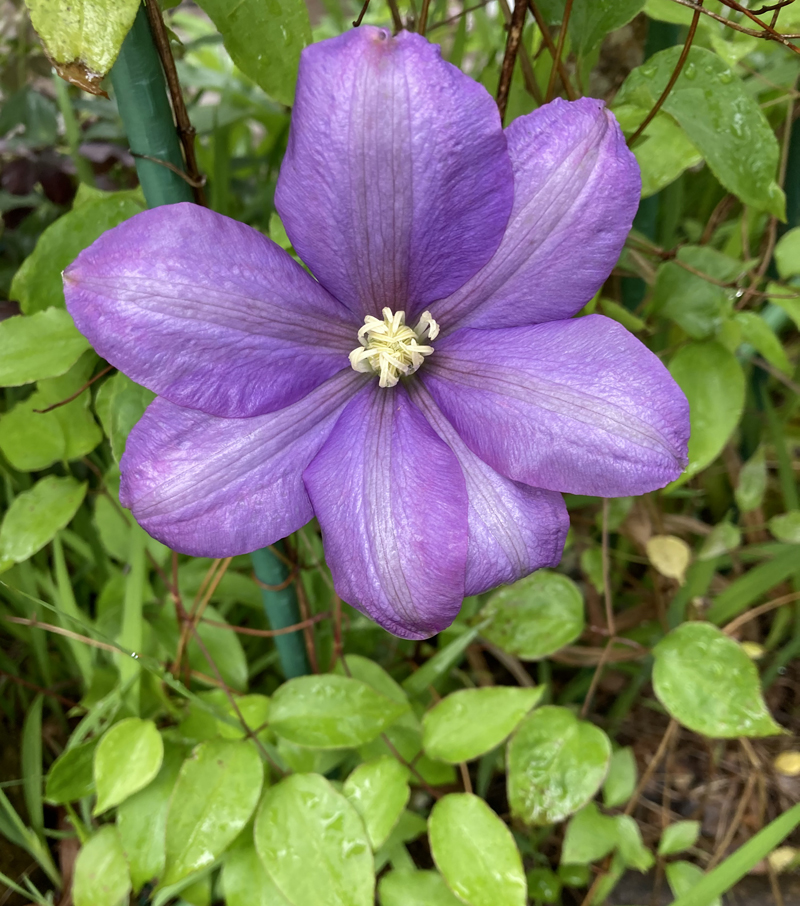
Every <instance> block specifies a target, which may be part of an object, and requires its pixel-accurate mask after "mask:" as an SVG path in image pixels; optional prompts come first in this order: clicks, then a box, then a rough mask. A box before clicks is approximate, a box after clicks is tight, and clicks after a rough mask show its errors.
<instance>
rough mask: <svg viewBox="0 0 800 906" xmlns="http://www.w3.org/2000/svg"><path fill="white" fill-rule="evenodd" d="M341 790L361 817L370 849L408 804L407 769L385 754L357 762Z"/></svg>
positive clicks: (379, 844) (381, 841) (385, 835)
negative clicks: (357, 764) (370, 759)
mask: <svg viewBox="0 0 800 906" xmlns="http://www.w3.org/2000/svg"><path fill="white" fill-rule="evenodd" d="M342 792H343V793H344V794H345V796H346V797H347V798H348V799H349V800H350V802H351V803H352V805H353V806H354V807H355V809H356V811H357V812H358V813H359V815H361V817H362V818H363V819H364V824H365V826H366V828H367V835H368V836H369V840H370V844H371V845H372V848H373V850H375V849H378V848H379V847H380V846H382V845H383V844H384V843H385V842H386V838H387V837H388V836H389V834H390V833H391V831H392V828H393V827H394V826H395V824H397V822H398V821H399V820H400V815H402V814H403V810H404V809H405V807H406V804H407V803H408V798H409V796H410V795H411V790H410V788H409V786H408V769H407V768H405V767H403V765H401V764H400V762H399V761H397V760H396V759H395V758H392V757H390V756H388V755H385V756H383V757H382V758H376V759H375V761H367V762H364V764H360V765H359V766H358V767H357V768H356V769H355V770H354V771H353V773H352V774H351V775H350V776H349V777H348V778H347V780H345V782H344V787H343V788H342Z"/></svg>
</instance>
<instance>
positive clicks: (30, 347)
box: [0, 308, 89, 387]
mask: <svg viewBox="0 0 800 906" xmlns="http://www.w3.org/2000/svg"><path fill="white" fill-rule="evenodd" d="M88 348H89V341H88V340H87V339H86V338H85V337H84V336H82V335H81V334H80V333H78V328H77V327H76V326H75V324H74V323H73V321H72V318H71V317H70V316H69V314H68V312H66V311H64V310H63V309H58V308H48V309H47V310H46V311H39V312H37V313H36V314H34V315H30V316H26V315H17V317H15V318H7V319H6V320H5V321H0V386H1V387H17V386H19V385H20V384H29V383H31V382H32V381H39V380H41V379H42V378H51V377H58V376H59V375H61V374H64V372H66V371H69V369H70V368H71V367H72V366H73V365H74V364H75V362H77V361H78V358H79V357H80V356H81V354H82V353H83V352H85V351H86V350H87V349H88Z"/></svg>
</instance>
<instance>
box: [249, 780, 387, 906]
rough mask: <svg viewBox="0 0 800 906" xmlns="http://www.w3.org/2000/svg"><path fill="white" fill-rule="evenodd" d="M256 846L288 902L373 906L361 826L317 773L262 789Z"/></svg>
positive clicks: (308, 905) (371, 876)
mask: <svg viewBox="0 0 800 906" xmlns="http://www.w3.org/2000/svg"><path fill="white" fill-rule="evenodd" d="M255 844H256V851H257V852H258V855H259V857H260V859H261V862H262V864H263V865H264V867H265V868H266V870H267V873H268V874H269V876H270V877H271V878H272V880H273V881H274V883H275V885H276V886H277V887H278V889H279V890H280V891H281V893H282V894H283V895H284V897H286V899H287V900H288V901H289V902H290V903H292V904H298V903H302V904H303V906H372V904H373V902H374V895H375V894H374V891H375V872H374V867H373V860H372V851H371V849H370V845H369V839H368V837H367V832H366V830H365V828H364V823H363V822H362V820H361V817H360V816H359V814H358V812H357V811H356V810H355V808H354V807H353V806H352V805H351V804H350V802H348V800H347V799H346V798H345V797H344V796H343V795H342V794H341V793H337V792H336V790H335V789H334V788H333V787H332V786H331V784H330V783H329V782H328V781H327V780H326V779H325V778H324V777H321V776H320V775H319V774H293V775H291V776H290V777H286V778H284V779H283V780H282V781H281V782H280V783H279V784H277V785H276V786H273V787H270V789H268V790H267V792H266V793H265V795H264V799H263V801H262V803H261V805H260V807H259V810H258V816H257V817H256V824H255Z"/></svg>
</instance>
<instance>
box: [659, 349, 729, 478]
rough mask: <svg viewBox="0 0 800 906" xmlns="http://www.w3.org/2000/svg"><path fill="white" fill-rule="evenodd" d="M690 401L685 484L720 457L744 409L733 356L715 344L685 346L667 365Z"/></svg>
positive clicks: (683, 476) (682, 476)
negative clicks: (689, 430)
mask: <svg viewBox="0 0 800 906" xmlns="http://www.w3.org/2000/svg"><path fill="white" fill-rule="evenodd" d="M669 370H670V373H671V374H672V376H673V377H674V378H675V380H676V381H677V382H678V384H679V385H680V388H681V390H683V392H684V393H685V394H686V398H687V399H688V400H689V408H690V410H691V430H692V433H691V436H690V438H689V465H688V466H687V468H686V470H685V471H684V473H683V475H681V477H680V478H679V479H678V480H677V481H678V482H679V483H682V482H684V481H685V480H686V479H687V478H689V477H690V476H692V475H695V474H697V472H699V471H701V469H704V468H705V467H706V466H707V465H708V464H709V463H711V462H713V461H714V460H715V459H716V458H717V456H719V454H720V452H721V451H722V448H723V447H724V446H725V444H726V443H727V442H728V439H729V438H730V436H731V434H733V431H734V429H735V428H736V426H737V424H738V423H739V419H740V418H741V415H742V410H743V409H744V374H743V372H742V366H741V365H740V364H739V363H738V362H737V360H736V357H735V356H734V355H733V353H731V352H729V351H728V350H727V349H726V348H725V347H724V346H721V345H720V344H719V343H715V342H714V341H707V342H705V343H688V344H687V345H686V346H684V347H683V348H682V349H680V350H679V351H678V353H677V354H676V355H675V356H674V358H673V359H672V361H671V362H670V364H669Z"/></svg>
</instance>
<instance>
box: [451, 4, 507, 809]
mask: <svg viewBox="0 0 800 906" xmlns="http://www.w3.org/2000/svg"><path fill="white" fill-rule="evenodd" d="M520 2H521V0H520ZM458 770H459V771H460V772H461V782H462V783H463V784H464V792H465V793H472V779H471V778H470V776H469V768H468V767H467V763H466V762H465V761H461V762H459V765H458Z"/></svg>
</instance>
